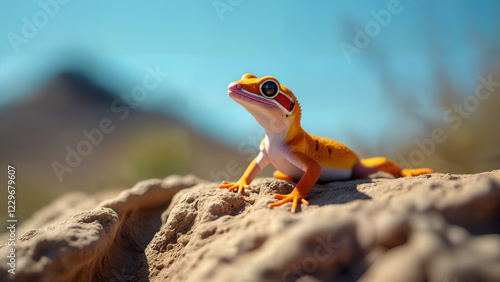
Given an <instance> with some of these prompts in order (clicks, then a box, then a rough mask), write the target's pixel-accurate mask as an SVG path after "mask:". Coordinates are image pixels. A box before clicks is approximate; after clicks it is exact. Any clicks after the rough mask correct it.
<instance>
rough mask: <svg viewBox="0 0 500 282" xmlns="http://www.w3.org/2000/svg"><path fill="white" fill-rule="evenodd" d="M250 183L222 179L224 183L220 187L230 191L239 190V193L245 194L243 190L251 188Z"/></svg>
mask: <svg viewBox="0 0 500 282" xmlns="http://www.w3.org/2000/svg"><path fill="white" fill-rule="evenodd" d="M249 188H250V185H247V184H246V183H244V182H240V181H238V182H236V183H230V182H227V181H222V184H221V185H219V189H227V190H229V191H238V193H240V194H243V190H245V189H249Z"/></svg>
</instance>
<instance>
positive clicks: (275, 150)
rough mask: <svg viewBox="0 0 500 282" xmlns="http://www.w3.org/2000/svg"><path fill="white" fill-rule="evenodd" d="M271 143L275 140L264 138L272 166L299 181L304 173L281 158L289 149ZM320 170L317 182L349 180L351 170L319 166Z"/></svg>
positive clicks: (280, 143)
mask: <svg viewBox="0 0 500 282" xmlns="http://www.w3.org/2000/svg"><path fill="white" fill-rule="evenodd" d="M273 141H275V140H269V138H268V137H267V136H266V147H265V150H266V153H267V155H268V157H269V159H270V160H271V163H272V164H273V166H274V167H275V168H276V169H277V170H279V171H280V172H282V173H284V174H286V175H288V176H291V177H292V178H294V179H297V180H299V179H300V178H302V176H303V175H304V171H302V170H301V169H299V168H298V167H296V166H295V165H294V164H292V163H291V162H290V161H288V160H287V159H286V158H285V157H284V156H283V152H286V151H289V150H290V149H289V148H286V147H284V146H286V145H282V144H286V143H285V142H273ZM321 168H322V170H321V175H320V177H319V179H318V182H330V181H336V180H346V179H349V178H351V176H352V171H351V170H343V169H334V168H329V167H325V166H321Z"/></svg>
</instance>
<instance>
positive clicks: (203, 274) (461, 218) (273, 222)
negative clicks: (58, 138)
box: [0, 170, 500, 281]
mask: <svg viewBox="0 0 500 282" xmlns="http://www.w3.org/2000/svg"><path fill="white" fill-rule="evenodd" d="M217 185H218V184H216V183H209V182H204V181H202V180H199V179H197V178H195V177H193V176H186V177H178V176H171V177H168V178H166V179H165V180H148V181H143V182H140V183H138V184H137V185H136V186H135V187H133V188H131V189H129V190H126V191H124V192H122V193H121V194H120V195H118V196H117V197H115V198H113V199H112V200H108V201H105V202H101V203H100V204H97V207H95V208H94V209H88V210H83V209H84V208H85V207H88V205H91V204H92V203H94V202H97V200H96V198H92V197H91V196H86V195H80V196H81V197H82V198H84V199H87V200H85V201H82V202H81V204H80V205H75V210H74V212H73V215H71V216H69V217H67V216H66V215H67V214H69V213H70V211H72V209H71V208H70V207H69V206H68V205H66V206H64V207H65V210H66V211H65V212H64V213H63V212H62V209H61V205H64V204H63V203H64V201H61V200H59V201H56V202H54V203H53V204H52V207H51V206H48V207H47V208H46V209H45V212H44V211H41V212H40V214H37V215H35V216H34V217H33V219H32V220H31V221H27V222H26V223H25V225H28V224H30V225H32V226H33V227H35V228H37V229H34V230H30V231H27V232H26V233H24V234H23V235H22V236H19V240H18V242H17V245H16V247H17V250H16V254H17V256H18V262H17V267H16V275H10V274H9V275H8V273H7V266H6V264H5V263H2V264H1V265H0V277H8V278H10V279H14V280H18V281H32V280H42V281H57V280H59V281H66V280H84V281H88V280H106V281H113V280H114V281H137V280H138V281H147V280H152V281H266V280H267V281H280V280H284V281H294V280H296V279H298V278H301V281H318V280H319V281H323V280H335V281H350V280H354V279H360V280H362V281H498V280H500V235H499V234H500V170H497V171H493V172H489V173H481V174H476V175H449V174H434V175H424V176H419V177H413V178H402V179H390V178H384V175H378V176H376V177H374V178H372V179H361V180H353V181H346V182H334V183H328V184H324V185H316V186H315V187H314V188H313V190H312V192H311V194H310V195H309V197H308V201H309V202H310V204H311V205H310V206H309V207H305V206H302V209H301V210H299V212H298V213H296V214H292V213H290V212H289V209H290V204H287V205H284V206H282V207H278V208H275V209H273V210H269V209H267V208H266V206H267V204H268V203H270V202H272V201H275V200H273V199H272V195H273V194H276V193H281V194H282V193H288V192H290V191H291V189H292V187H293V186H292V184H291V183H289V182H286V181H281V180H275V179H257V180H256V181H254V183H252V189H250V190H247V191H246V194H244V195H240V194H236V193H230V192H228V191H226V190H220V189H217ZM66 197H67V198H66V200H65V201H68V199H72V197H75V196H72V197H69V196H66ZM92 199H93V200H92ZM63 200H64V199H63ZM93 201H94V202H93ZM84 203H87V204H84ZM58 207H59V208H58ZM47 210H60V211H61V212H60V214H61V215H60V216H54V214H53V213H52V214H51V213H49V212H47ZM82 210H83V211H82ZM62 216H65V218H64V219H62V220H61V217H62ZM35 219H36V220H35ZM37 222H38V223H37ZM46 224H48V226H47V225H46ZM22 228H27V227H26V226H24V227H22ZM6 253H7V248H6V245H1V246H0V257H2V258H5V256H6Z"/></svg>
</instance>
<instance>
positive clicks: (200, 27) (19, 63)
mask: <svg viewBox="0 0 500 282" xmlns="http://www.w3.org/2000/svg"><path fill="white" fill-rule="evenodd" d="M40 2H41V3H46V4H48V5H49V7H51V10H50V11H51V12H53V15H49V16H48V17H47V19H48V21H47V22H46V23H45V24H44V25H43V26H40V27H39V28H38V30H37V31H36V32H34V36H32V38H29V39H27V43H23V44H20V45H18V46H17V47H16V46H15V44H14V45H13V44H12V43H11V37H12V33H15V34H17V35H22V29H23V27H24V26H25V23H24V22H23V18H26V19H28V20H29V21H30V22H31V23H33V22H34V19H33V17H34V16H35V18H36V15H38V16H39V17H38V20H43V16H40V15H41V14H40V13H44V9H43V7H42V6H43V5H40V4H39V2H37V1H30V2H29V3H27V1H24V2H20V1H3V3H2V9H1V10H0V36H1V40H0V93H1V95H0V105H6V104H9V103H12V102H14V101H18V100H20V99H23V98H26V94H29V93H30V90H32V89H36V87H38V86H40V84H42V83H43V82H44V81H46V80H47V79H50V77H52V76H54V75H56V74H57V73H58V72H59V71H61V70H63V69H65V68H67V67H68V64H69V65H71V66H73V67H75V66H76V67H78V68H80V69H83V70H86V71H89V73H91V74H92V76H93V78H94V79H95V80H96V81H98V82H99V83H101V84H102V85H104V86H106V87H108V88H110V89H112V90H114V91H115V92H116V93H127V92H129V91H130V89H132V88H133V87H134V86H135V85H137V84H139V83H141V80H142V78H143V77H144V75H145V67H147V66H156V65H158V66H159V67H160V69H162V70H163V71H165V72H168V73H169V74H170V75H169V77H168V78H167V79H166V80H165V82H164V83H162V84H161V87H160V88H158V89H156V90H155V91H153V92H151V93H150V94H149V96H148V98H147V100H145V101H144V102H143V103H142V104H141V107H143V108H144V109H153V110H157V111H164V112H167V113H170V114H172V115H174V116H176V117H178V118H180V119H183V120H185V121H186V122H188V123H189V124H190V125H192V126H193V127H195V128H196V129H198V130H201V131H204V132H206V133H208V134H211V135H212V136H214V137H218V138H219V139H221V140H223V141H225V142H228V143H233V144H238V143H239V142H241V141H243V140H246V138H247V137H249V136H253V135H255V134H258V132H260V128H259V125H258V124H257V123H256V122H255V121H254V120H253V118H252V117H251V116H250V114H248V113H246V112H245V110H244V109H243V108H242V107H241V106H240V105H238V104H237V103H235V102H234V101H232V100H231V99H230V98H229V97H228V96H227V94H226V92H227V85H228V84H229V83H230V82H231V81H234V80H238V79H239V78H240V77H241V75H242V74H243V73H246V72H250V73H253V74H255V75H257V76H265V75H272V76H275V77H276V78H278V80H280V82H281V83H282V84H284V85H286V86H287V87H289V88H290V89H291V90H292V91H293V92H294V93H295V95H296V96H297V98H298V99H299V101H300V103H301V105H302V108H303V116H304V118H303V127H304V128H305V129H306V130H307V131H309V132H311V133H314V134H317V135H323V136H326V137H330V138H334V139H337V140H340V141H343V142H346V143H349V142H350V141H353V140H354V139H360V140H371V141H372V142H371V145H370V146H372V148H371V149H373V148H376V147H377V146H378V145H377V144H378V143H380V142H385V141H386V138H384V137H383V136H382V135H381V132H384V131H387V130H390V129H392V128H394V126H395V125H394V124H395V121H401V122H404V124H405V125H406V126H404V127H401V128H398V130H399V131H398V132H399V134H398V136H400V138H401V139H400V140H403V139H404V138H403V137H401V136H406V135H408V136H417V135H418V134H425V133H422V132H420V130H422V129H423V126H421V124H420V122H421V121H418V120H411V119H407V120H403V117H404V113H403V112H401V110H400V109H399V107H398V106H399V105H398V104H397V102H395V101H393V100H392V99H390V95H389V96H388V95H387V94H386V91H387V87H388V86H387V85H386V84H385V80H384V78H387V77H386V76H384V75H387V74H390V78H391V81H392V82H393V90H394V91H397V92H398V95H401V96H402V97H404V99H407V100H411V101H412V103H414V105H415V107H417V108H418V109H419V111H422V112H424V113H425V114H426V115H429V116H433V115H435V116H436V117H437V119H439V114H440V111H442V110H440V109H439V108H438V107H437V105H436V104H437V101H436V97H435V93H436V85H435V75H436V73H435V67H436V64H440V65H441V66H442V67H443V69H444V70H445V71H446V73H447V74H448V75H449V77H450V78H451V79H453V82H454V84H456V85H458V86H459V87H460V88H462V89H465V90H464V92H465V93H473V91H474V87H475V85H476V83H477V80H476V79H477V76H478V75H481V74H483V73H484V71H485V70H484V67H485V64H491V65H494V64H497V65H498V63H499V60H498V54H496V57H492V54H491V52H492V50H493V48H494V47H495V46H498V44H499V41H500V37H499V36H498V30H499V29H498V27H499V26H500V15H499V14H500V2H498V1H493V0H491V1H476V2H473V1H465V0H464V1H451V0H447V1H439V2H437V1H400V2H399V4H395V3H396V2H398V1H395V2H394V1H387V0H385V1H314V2H312V1H309V2H307V1H284V0H283V1H249V0H242V1H238V0H232V1H228V0H220V1H212V0H203V1H201V0H196V1H120V2H118V1H96V0H93V1H75V0H73V1H67V2H68V3H66V4H64V5H63V4H57V7H58V8H57V9H56V8H55V7H56V6H55V5H54V3H59V2H56V0H42V1H40ZM214 3H216V4H217V5H219V6H220V7H229V10H227V11H225V12H223V13H222V14H221V13H218V12H217V10H216V8H214ZM221 3H222V4H221ZM312 3H314V5H313V4H312ZM224 5H227V6H224ZM388 5H397V7H398V9H399V11H400V12H399V13H397V14H391V19H390V20H389V21H388V23H387V24H386V26H382V25H380V24H379V28H380V29H379V32H377V33H376V35H374V36H373V37H372V38H370V43H369V44H368V46H366V47H364V48H360V52H359V53H358V54H352V56H351V57H350V58H351V60H350V62H348V60H347V59H346V57H345V55H344V53H343V51H342V49H341V48H340V44H341V43H342V42H345V43H347V44H351V45H354V37H355V31H354V29H353V28H354V27H356V26H357V27H360V28H361V29H362V30H364V29H365V27H366V25H367V24H369V23H370V22H372V21H374V18H373V15H372V14H373V13H377V12H379V11H381V10H388ZM45 13H47V12H45ZM9 36H10V37H9ZM16 48H17V49H18V50H17V52H16ZM382 66H384V69H385V70H386V72H382Z"/></svg>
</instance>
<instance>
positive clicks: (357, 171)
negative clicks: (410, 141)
mask: <svg viewBox="0 0 500 282" xmlns="http://www.w3.org/2000/svg"><path fill="white" fill-rule="evenodd" d="M377 171H384V172H387V173H390V174H392V175H393V176H394V177H396V178H397V177H409V176H417V175H421V174H430V173H434V171H433V170H432V169H430V168H417V169H406V168H405V169H401V167H400V166H399V165H398V164H397V163H396V162H394V161H392V160H390V159H388V158H384V157H375V158H369V159H361V160H359V162H358V163H357V164H356V165H355V166H354V170H353V172H354V177H361V176H366V175H368V174H372V173H375V172H377Z"/></svg>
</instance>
